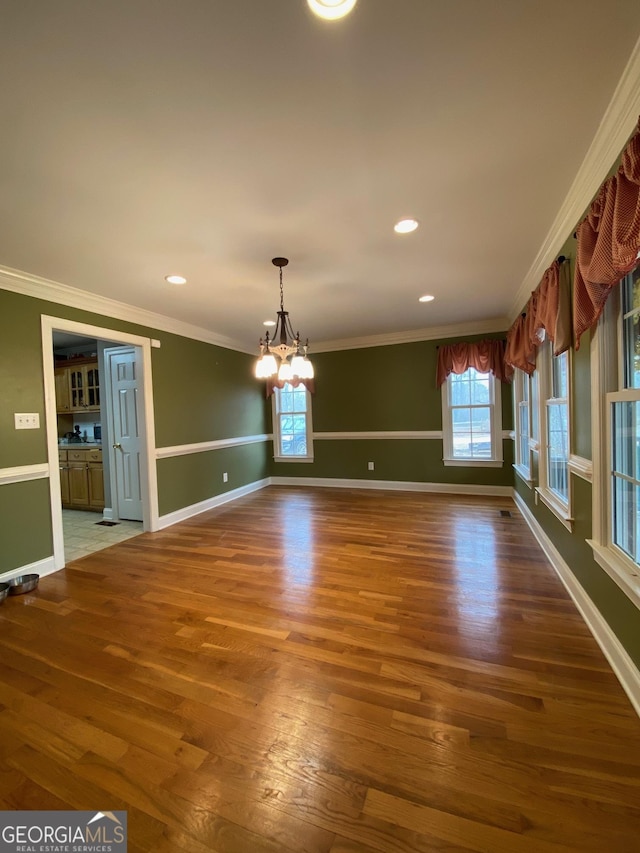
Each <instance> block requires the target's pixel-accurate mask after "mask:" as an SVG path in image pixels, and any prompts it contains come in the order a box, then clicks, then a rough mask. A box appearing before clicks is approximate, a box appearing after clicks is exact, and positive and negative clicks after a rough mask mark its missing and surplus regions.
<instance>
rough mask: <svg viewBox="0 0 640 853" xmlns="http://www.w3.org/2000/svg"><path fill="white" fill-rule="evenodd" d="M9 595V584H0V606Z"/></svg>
mask: <svg viewBox="0 0 640 853" xmlns="http://www.w3.org/2000/svg"><path fill="white" fill-rule="evenodd" d="M8 595H9V584H8V583H0V604H2V602H3V601H4V600H5V598H6V597H7V596H8Z"/></svg>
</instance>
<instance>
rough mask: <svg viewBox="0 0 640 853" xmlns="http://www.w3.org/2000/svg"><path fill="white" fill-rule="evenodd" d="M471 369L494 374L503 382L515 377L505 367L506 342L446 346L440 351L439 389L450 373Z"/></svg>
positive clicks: (491, 341)
mask: <svg viewBox="0 0 640 853" xmlns="http://www.w3.org/2000/svg"><path fill="white" fill-rule="evenodd" d="M470 367H475V369H476V370H478V371H479V372H480V373H493V375H494V376H495V377H496V379H499V380H500V381H501V382H509V381H510V380H511V377H512V375H513V371H512V370H511V369H510V368H509V367H508V365H505V362H504V342H503V341H501V340H484V341H474V342H471V343H466V342H461V343H457V344H444V345H442V346H440V347H439V349H438V366H437V371H436V384H437V386H438V388H439V387H440V386H441V385H442V383H443V382H444V381H445V379H446V378H447V376H449V374H450V373H464V372H465V371H467V370H468V369H469V368H470Z"/></svg>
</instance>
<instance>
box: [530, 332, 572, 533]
mask: <svg viewBox="0 0 640 853" xmlns="http://www.w3.org/2000/svg"><path fill="white" fill-rule="evenodd" d="M552 346H553V345H552V343H551V341H547V342H546V343H545V344H544V345H543V346H542V347H541V349H540V354H539V357H538V361H539V370H540V382H541V387H540V396H541V406H540V421H541V439H540V441H541V444H542V446H541V448H540V487H539V488H538V492H539V494H540V497H541V498H542V500H543V502H544V503H545V504H546V505H547V506H548V507H549V509H551V510H552V511H553V512H554V513H555V514H556V515H557V516H558V518H560V520H561V521H562V522H563V523H564V524H565V526H566V527H569V529H571V522H572V519H571V516H570V504H571V499H570V498H571V496H570V493H569V486H570V483H569V453H570V449H569V353H568V352H564V353H562V355H558V356H554V355H553V350H552Z"/></svg>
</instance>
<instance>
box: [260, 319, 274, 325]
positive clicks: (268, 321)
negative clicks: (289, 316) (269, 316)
mask: <svg viewBox="0 0 640 853" xmlns="http://www.w3.org/2000/svg"><path fill="white" fill-rule="evenodd" d="M275 324H276V321H275V320H265V321H264V323H263V324H262V325H263V326H275Z"/></svg>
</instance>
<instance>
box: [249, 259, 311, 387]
mask: <svg viewBox="0 0 640 853" xmlns="http://www.w3.org/2000/svg"><path fill="white" fill-rule="evenodd" d="M271 263H272V264H273V265H274V266H276V267H280V310H279V311H278V320H277V322H276V327H275V329H274V330H273V336H272V337H271V338H269V332H267V333H266V334H265V336H264V340H263V339H262V338H260V358H259V359H258V361H257V362H256V377H257V378H258V379H271V378H274V379H276V378H277V382H278V385H280V386H282V385H284V383H285V382H290V383H291V384H292V385H293V386H297V385H298V384H299V383H300V380H301V379H313V365H312V364H311V362H310V361H309V359H308V358H307V350H308V348H309V341H308V340H307V342H306V343H305V344H304V345H301V344H300V332H296V333H295V335H294V333H293V328H292V326H291V322H290V321H289V312H288V311H285V310H284V290H283V287H282V267H286V265H287V264H288V263H289V261H288V259H287V258H273V260H272V261H271ZM276 357H277V358H278V359H280V364H279V365H278V362H277V361H276Z"/></svg>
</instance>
